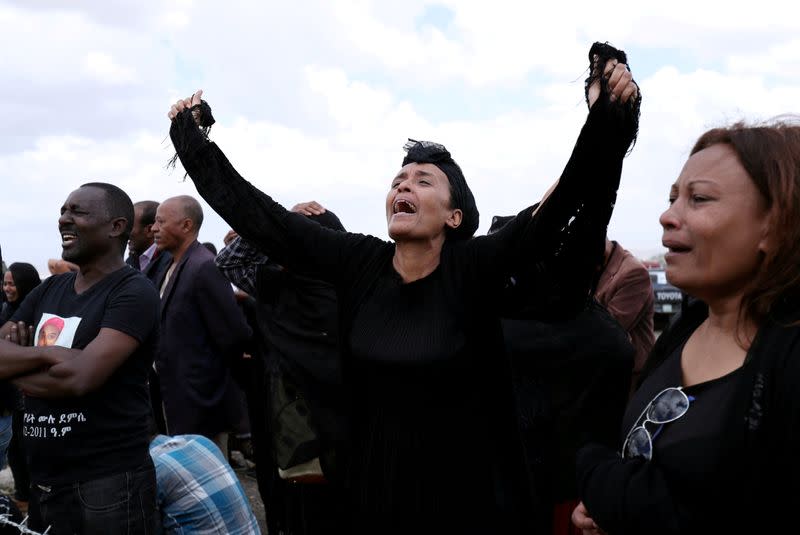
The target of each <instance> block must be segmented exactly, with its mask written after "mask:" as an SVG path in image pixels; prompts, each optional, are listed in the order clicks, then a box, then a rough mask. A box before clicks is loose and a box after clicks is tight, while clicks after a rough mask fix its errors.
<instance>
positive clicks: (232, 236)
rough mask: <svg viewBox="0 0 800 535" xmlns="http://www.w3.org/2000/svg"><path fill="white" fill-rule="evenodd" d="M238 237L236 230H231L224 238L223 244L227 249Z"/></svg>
mask: <svg viewBox="0 0 800 535" xmlns="http://www.w3.org/2000/svg"><path fill="white" fill-rule="evenodd" d="M238 237H239V234H238V233H237V232H236V231H235V230H233V229H231V230H229V231H228V233H227V234H225V237H224V238H222V243H223V244H224V245H225V247H227V246H228V245H230V243H231V242H232V241H233V240H235V239H236V238H238Z"/></svg>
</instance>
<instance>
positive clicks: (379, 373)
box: [170, 99, 630, 533]
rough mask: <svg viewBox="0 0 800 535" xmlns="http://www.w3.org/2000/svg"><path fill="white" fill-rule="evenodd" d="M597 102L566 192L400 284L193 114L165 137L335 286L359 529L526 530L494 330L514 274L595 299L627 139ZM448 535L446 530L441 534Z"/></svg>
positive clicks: (213, 193)
mask: <svg viewBox="0 0 800 535" xmlns="http://www.w3.org/2000/svg"><path fill="white" fill-rule="evenodd" d="M611 106H612V105H611V104H610V103H608V101H607V100H602V99H601V101H600V102H599V104H598V105H596V106H595V107H594V108H593V109H592V112H591V113H590V114H589V118H588V120H587V123H586V125H585V126H584V128H583V130H582V132H581V136H580V138H579V140H578V143H577V145H576V148H575V151H574V152H573V155H572V158H571V159H570V162H569V163H568V165H567V168H566V169H565V171H564V174H563V175H562V177H561V181H560V183H559V186H558V187H557V188H556V190H555V191H554V192H553V194H552V195H551V197H550V198H549V199H548V201H547V202H545V203H544V205H543V206H542V208H541V209H540V211H539V212H538V213H537V216H536V217H534V218H532V217H531V209H530V208H526V209H525V210H523V211H522V212H521V213H520V214H519V215H518V216H517V217H516V218H515V220H514V221H512V222H511V223H509V224H508V225H506V226H505V227H504V228H503V229H502V230H500V231H499V232H497V233H495V234H493V235H491V236H481V237H477V238H473V239H470V240H461V241H455V242H452V241H447V242H446V243H445V245H444V247H443V250H442V253H441V259H440V264H439V267H438V268H437V269H436V270H435V271H434V272H433V273H431V274H430V275H428V276H427V277H425V278H423V279H421V280H418V281H415V282H412V283H410V284H403V283H402V281H401V279H400V277H399V276H398V275H397V273H396V272H395V271H394V269H393V267H392V258H393V256H394V244H393V243H387V242H384V241H382V240H379V239H377V238H374V237H371V236H364V235H359V234H350V233H345V232H337V231H333V230H330V229H326V228H323V227H321V226H319V225H317V224H314V223H313V222H311V221H309V220H308V219H307V218H306V217H304V216H301V215H299V214H294V213H290V212H287V211H286V210H285V209H284V208H283V207H282V206H280V205H279V204H277V203H276V202H275V201H273V200H272V198H270V197H269V196H267V195H265V194H264V193H262V192H260V191H258V190H257V189H255V188H254V187H253V186H252V185H250V184H249V183H248V182H246V181H245V180H244V179H242V178H241V176H239V174H238V173H237V172H236V171H235V169H234V168H233V167H232V166H231V164H230V163H229V162H228V160H227V158H226V157H225V155H224V154H223V153H222V152H221V151H220V149H219V148H218V147H217V146H216V145H215V144H214V143H210V142H208V141H207V140H206V139H204V138H203V136H202V135H201V133H200V132H199V130H198V129H197V128H196V126H195V125H194V122H193V119H192V117H191V114H190V113H189V112H188V111H186V112H182V113H181V114H179V116H178V117H177V118H176V120H175V121H174V122H173V126H172V130H171V132H170V134H171V137H172V140H173V143H174V144H175V146H176V149H177V151H178V154H179V156H180V158H181V161H182V163H183V166H184V168H185V169H186V170H187V172H188V173H189V175H190V176H191V177H192V179H193V181H194V182H195V185H196V187H197V189H198V192H199V193H200V194H201V195H202V196H203V198H204V199H205V200H206V201H207V202H208V203H209V204H210V205H211V206H212V207H213V208H214V209H215V210H216V211H217V212H218V213H219V214H220V215H222V217H223V218H225V219H226V221H227V222H228V223H229V224H230V225H231V227H232V228H233V229H234V230H236V231H237V232H238V233H239V235H241V236H242V237H243V238H244V239H246V240H248V241H250V242H251V243H253V244H255V245H257V246H258V247H260V248H261V249H262V250H263V251H264V252H265V253H267V254H269V255H271V257H272V259H274V260H275V261H277V262H279V263H280V264H281V265H285V266H287V267H288V268H289V269H290V270H292V271H294V272H303V273H304V274H307V275H309V276H311V277H315V278H319V279H322V280H325V281H327V282H329V283H331V284H333V285H334V286H335V288H336V291H337V295H338V298H339V309H340V323H341V329H340V333H341V339H342V342H343V347H342V351H343V354H344V374H345V381H346V382H347V383H348V385H349V386H350V391H351V393H352V400H353V403H352V413H353V416H354V418H353V425H354V430H353V438H352V451H351V452H350V453H351V455H350V465H349V470H348V479H347V480H348V482H349V486H348V488H349V489H350V490H351V493H350V494H351V495H350V499H351V501H352V512H353V518H354V521H355V522H356V523H358V524H360V525H359V526H357V528H358V529H363V530H364V531H372V532H386V531H387V529H388V528H392V529H403V528H407V529H409V530H411V531H413V532H420V531H421V530H425V531H427V529H425V528H426V526H427V527H432V528H433V527H434V526H438V527H440V528H443V527H446V528H447V529H446V532H458V533H464V532H480V533H487V532H497V533H511V532H519V531H527V530H526V528H525V526H526V524H529V523H530V511H529V509H530V504H531V502H530V496H529V489H528V488H527V482H526V477H525V468H524V460H523V454H522V451H521V446H520V440H519V436H518V428H517V420H516V414H515V410H514V401H513V396H512V391H511V379H510V371H509V367H508V363H507V360H506V358H505V356H504V349H503V341H502V334H501V330H500V323H499V309H500V300H501V297H502V293H501V290H502V288H503V286H504V283H505V281H506V280H508V277H509V276H513V275H515V274H518V273H525V274H526V275H527V276H529V277H535V278H539V279H542V278H548V279H549V281H550V283H551V284H550V285H549V286H548V287H549V288H550V289H551V290H552V289H553V288H560V289H561V294H562V297H563V298H562V299H561V301H560V302H561V304H562V306H563V307H564V308H571V309H573V310H579V309H580V308H582V307H583V306H584V304H585V302H586V299H587V295H588V292H589V288H590V287H591V283H592V279H593V277H594V273H595V272H596V271H595V268H596V266H598V265H599V263H600V262H601V258H602V251H603V245H604V239H605V232H606V226H607V223H608V219H609V217H610V214H611V209H612V207H613V201H614V199H615V195H616V189H617V186H618V183H619V177H620V172H621V167H622V159H623V157H624V154H625V151H626V150H627V148H628V144H629V143H630V136H628V135H627V133H625V132H621V128H622V127H621V126H620V124H619V119H620V116H619V115H618V114H617V113H609V108H610V107H611ZM443 532H445V531H443Z"/></svg>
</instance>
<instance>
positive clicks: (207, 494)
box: [150, 435, 261, 535]
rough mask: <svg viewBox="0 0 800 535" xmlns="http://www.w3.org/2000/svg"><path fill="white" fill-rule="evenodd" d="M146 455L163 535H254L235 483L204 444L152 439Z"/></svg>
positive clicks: (192, 438) (195, 438)
mask: <svg viewBox="0 0 800 535" xmlns="http://www.w3.org/2000/svg"><path fill="white" fill-rule="evenodd" d="M150 456H151V457H152V458H153V463H154V464H155V466H156V480H157V483H158V507H159V509H160V510H161V518H162V521H163V529H164V533H168V534H174V535H184V534H190V533H191V534H193V535H200V534H203V535H206V534H207V535H211V534H218V533H219V534H223V533H225V534H229V535H245V534H247V535H250V534H254V533H255V534H259V535H260V533H261V531H260V530H259V528H258V522H257V521H256V517H255V515H253V511H252V509H250V503H249V502H248V500H247V496H246V495H245V493H244V489H242V485H241V484H240V483H239V479H238V478H237V477H236V474H235V473H234V472H233V470H232V469H231V467H230V465H228V463H227V462H226V461H225V458H224V457H223V456H222V452H221V451H220V450H219V448H218V447H217V446H216V445H215V444H214V443H213V442H211V441H210V440H209V439H207V438H206V437H203V436H199V435H177V436H174V437H168V436H165V435H158V436H157V437H156V438H154V439H153V441H152V442H151V443H150Z"/></svg>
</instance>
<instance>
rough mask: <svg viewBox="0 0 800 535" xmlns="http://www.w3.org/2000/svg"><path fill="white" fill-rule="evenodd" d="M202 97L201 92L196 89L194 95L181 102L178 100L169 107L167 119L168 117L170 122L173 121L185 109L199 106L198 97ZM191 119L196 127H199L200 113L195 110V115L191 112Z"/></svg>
mask: <svg viewBox="0 0 800 535" xmlns="http://www.w3.org/2000/svg"><path fill="white" fill-rule="evenodd" d="M202 96H203V90H202V89H198V90H197V92H196V93H194V94H193V95H192V96H191V97H187V98H185V99H183V100H179V101H178V102H176V103H175V104H173V105H172V107H170V109H169V112H167V117H169V120H170V121H174V120H175V117H177V116H178V114H179V113H180V112H182V111H183V110H185V109H186V108H192V107H194V106H197V105H198V104H200V97H202ZM192 117H194V121H195V122H196V123H197V125H198V126H199V125H200V111H199V110H196V113H195V112H194V111H193V112H192Z"/></svg>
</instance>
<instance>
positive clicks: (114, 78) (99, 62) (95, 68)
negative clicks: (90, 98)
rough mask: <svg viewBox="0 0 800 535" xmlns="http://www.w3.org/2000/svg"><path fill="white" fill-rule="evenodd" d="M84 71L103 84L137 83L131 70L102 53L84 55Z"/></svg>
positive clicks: (93, 52)
mask: <svg viewBox="0 0 800 535" xmlns="http://www.w3.org/2000/svg"><path fill="white" fill-rule="evenodd" d="M84 69H85V71H86V73H87V74H88V75H89V76H91V77H93V78H95V79H96V80H97V81H99V82H101V83H105V84H110V85H127V84H133V83H136V82H137V76H136V73H135V72H134V70H133V69H131V68H130V67H124V66H122V65H120V64H118V63H117V62H116V61H115V60H114V58H112V57H111V56H110V55H109V54H106V53H104V52H97V51H92V52H89V53H88V54H86V58H85V60H84Z"/></svg>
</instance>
